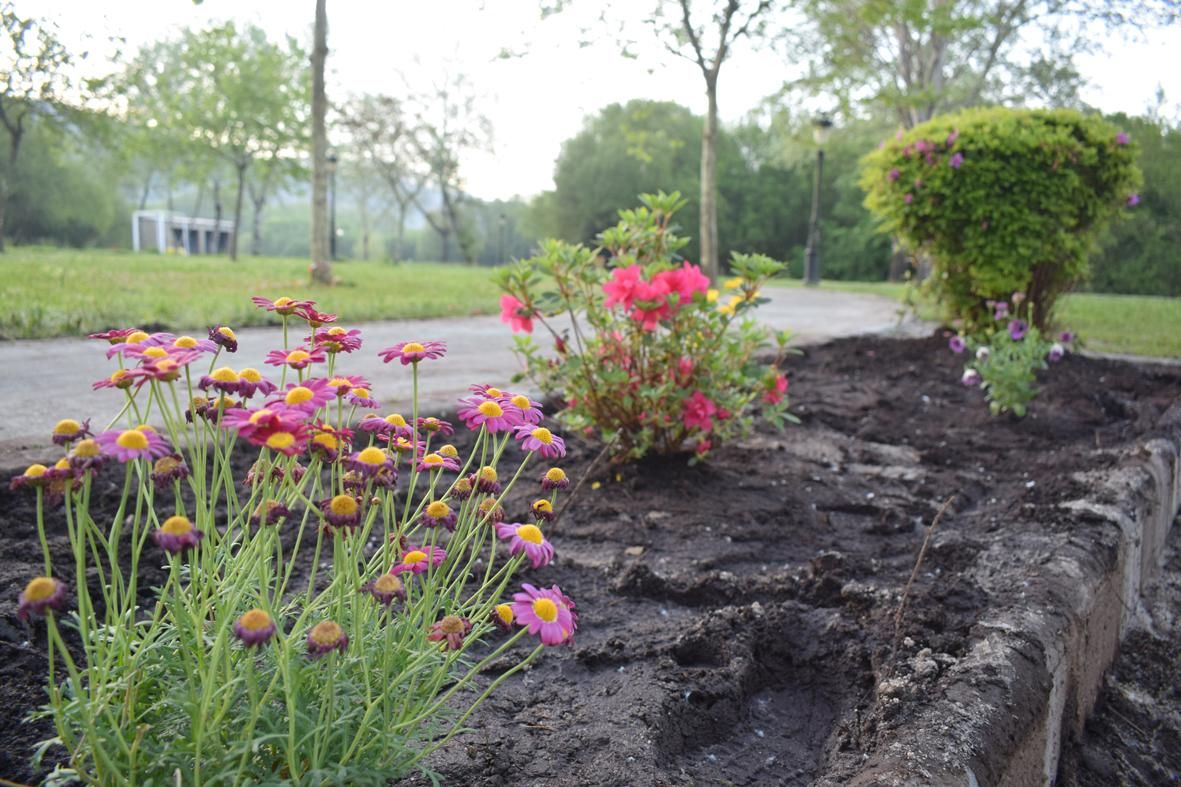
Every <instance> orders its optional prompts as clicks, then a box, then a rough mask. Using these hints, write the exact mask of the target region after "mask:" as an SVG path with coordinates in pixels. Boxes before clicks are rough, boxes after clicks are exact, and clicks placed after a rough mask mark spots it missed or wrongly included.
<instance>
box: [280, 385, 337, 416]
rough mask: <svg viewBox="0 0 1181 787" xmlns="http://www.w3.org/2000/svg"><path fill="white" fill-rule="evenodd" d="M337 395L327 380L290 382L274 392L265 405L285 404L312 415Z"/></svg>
mask: <svg viewBox="0 0 1181 787" xmlns="http://www.w3.org/2000/svg"><path fill="white" fill-rule="evenodd" d="M335 396H336V393H335V391H333V390H332V388H330V387H329V386H328V383H327V382H326V381H325V380H322V379H314V380H304V381H303V382H302V383H288V384H287V387H286V388H285V389H284V390H282V391H278V392H276V393H274V394H273V395H272V396H271V397H270V398H269V399H267V401H266V404H265V405H264V406H266V407H272V406H274V405H284V406H286V407H288V408H290V409H292V410H300V411H302V412H305V413H308V414H309V415H310V414H311V413H314V412H316V411H317V410H319V409H320V408H321V407H323V406H324V405H326V404H328V403H329V402H331V401H332V400H333V399H334V398H335Z"/></svg>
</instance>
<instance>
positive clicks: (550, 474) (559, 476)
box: [541, 467, 570, 492]
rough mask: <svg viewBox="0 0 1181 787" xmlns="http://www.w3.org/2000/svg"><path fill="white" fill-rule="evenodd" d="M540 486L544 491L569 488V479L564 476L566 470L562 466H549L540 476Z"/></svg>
mask: <svg viewBox="0 0 1181 787" xmlns="http://www.w3.org/2000/svg"><path fill="white" fill-rule="evenodd" d="M541 488H542V490H544V491H546V492H550V491H552V490H554V489H569V488H570V479H569V478H567V477H566V471H565V470H563V469H562V468H560V467H551V468H550V469H549V470H546V471H545V475H543V476H542V477H541Z"/></svg>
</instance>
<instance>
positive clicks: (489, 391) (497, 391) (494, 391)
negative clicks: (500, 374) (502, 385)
mask: <svg viewBox="0 0 1181 787" xmlns="http://www.w3.org/2000/svg"><path fill="white" fill-rule="evenodd" d="M486 393H487V394H488V395H489V396H504V391H501V390H500V389H499V388H489V389H487V391H486Z"/></svg>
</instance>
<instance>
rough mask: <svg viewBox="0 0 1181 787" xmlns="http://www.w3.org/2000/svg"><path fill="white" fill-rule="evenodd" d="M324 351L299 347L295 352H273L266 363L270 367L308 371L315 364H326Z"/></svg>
mask: <svg viewBox="0 0 1181 787" xmlns="http://www.w3.org/2000/svg"><path fill="white" fill-rule="evenodd" d="M324 360H325V356H324V351H323V350H322V349H320V348H319V347H313V348H311V349H308V348H307V347H297V348H295V349H294V350H290V351H284V350H271V351H270V352H269V353H267V357H266V362H267V364H268V365H269V366H284V365H286V366H290V367H291V368H292V369H306V368H307V367H308V366H310V365H312V364H313V363H324Z"/></svg>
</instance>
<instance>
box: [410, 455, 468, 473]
mask: <svg viewBox="0 0 1181 787" xmlns="http://www.w3.org/2000/svg"><path fill="white" fill-rule="evenodd" d="M435 470H448V471H450V472H452V473H458V472H459V462H457V461H455V460H454V459H449V458H448V457H445V456H443V455H442V454H434V453H432V454H427V455H426V456H424V457H422V458H421V459H420V460H419V461H418V472H420V473H430V472H434V471H435Z"/></svg>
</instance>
